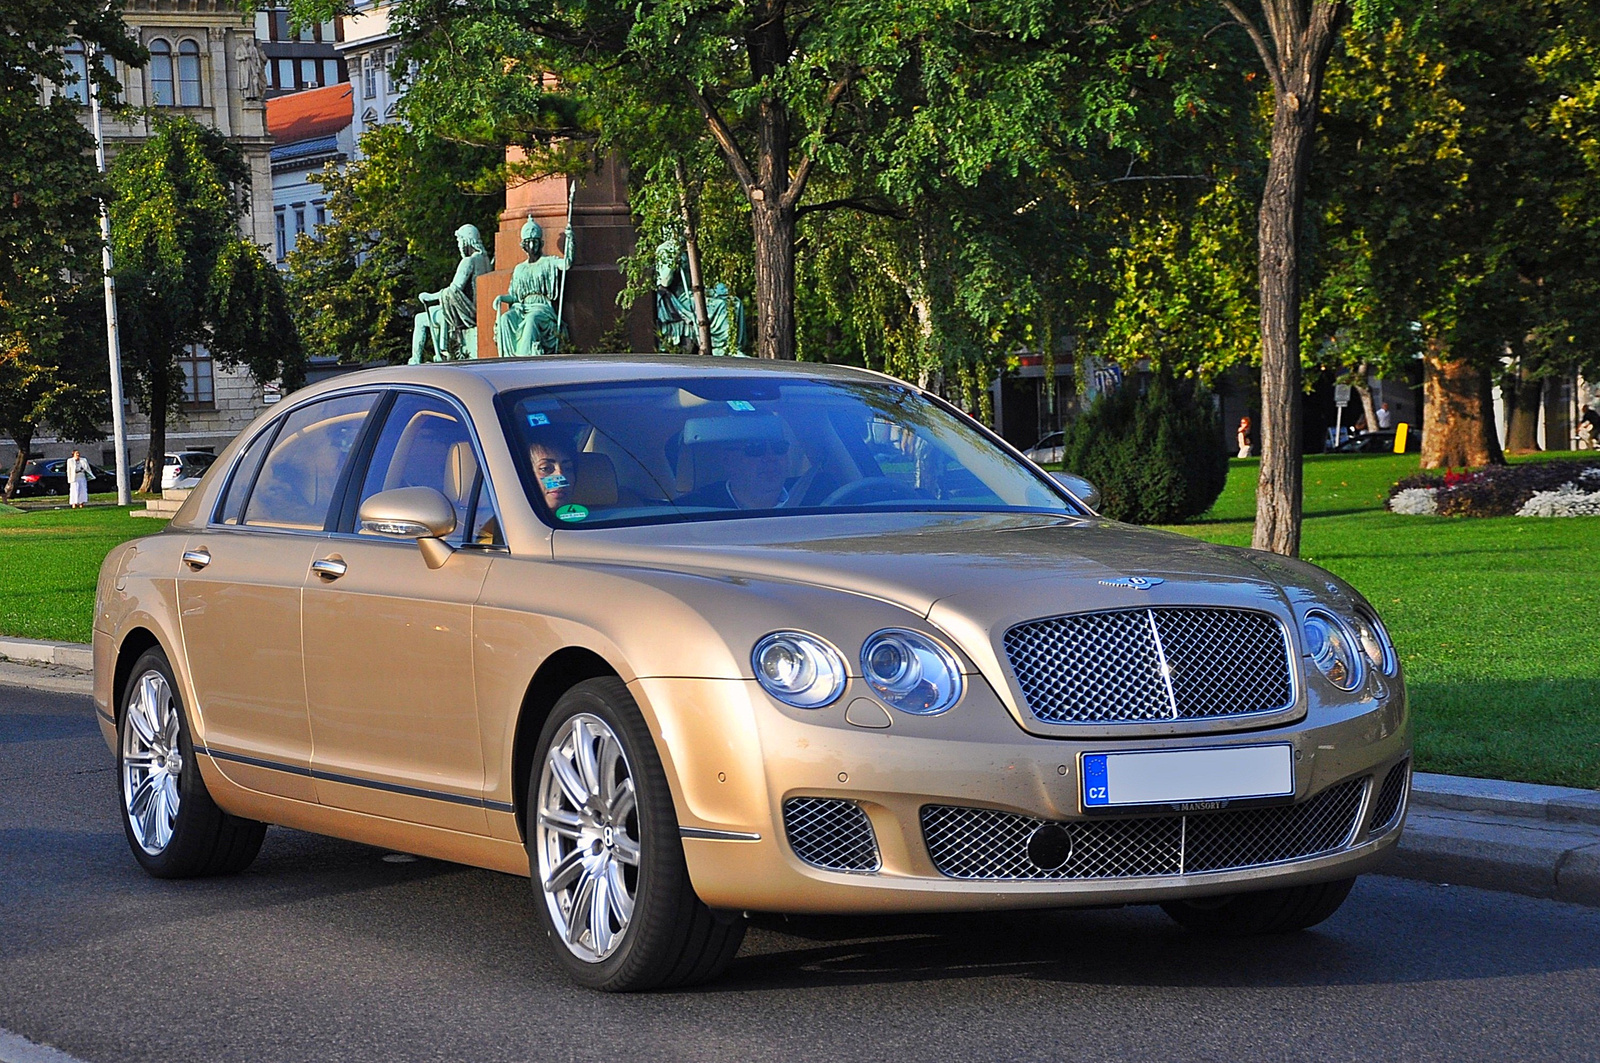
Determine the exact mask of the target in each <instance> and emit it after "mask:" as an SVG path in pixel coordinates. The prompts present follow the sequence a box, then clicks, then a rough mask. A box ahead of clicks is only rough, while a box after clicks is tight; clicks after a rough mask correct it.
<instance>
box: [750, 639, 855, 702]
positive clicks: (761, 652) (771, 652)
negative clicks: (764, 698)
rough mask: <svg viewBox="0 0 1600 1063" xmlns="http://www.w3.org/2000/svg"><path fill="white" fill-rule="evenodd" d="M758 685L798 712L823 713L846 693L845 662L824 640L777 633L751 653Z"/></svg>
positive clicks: (761, 642) (759, 643)
mask: <svg viewBox="0 0 1600 1063" xmlns="http://www.w3.org/2000/svg"><path fill="white" fill-rule="evenodd" d="M750 663H751V666H752V667H753V668H754V669H755V673H756V682H758V683H760V684H761V686H762V687H763V688H764V689H765V690H766V692H767V693H768V694H771V695H772V696H773V697H775V698H777V699H778V700H779V701H781V702H783V703H785V704H787V705H793V706H794V707H795V708H797V709H820V708H821V707H822V706H824V705H826V704H828V703H829V702H831V701H833V700H834V699H835V698H837V697H838V696H839V695H840V694H841V693H843V692H844V658H842V657H840V656H839V651H837V650H835V649H834V648H833V647H832V646H829V645H828V644H827V643H826V642H823V641H822V640H821V639H818V638H814V637H813V636H811V635H803V634H801V633H800V632H798V631H774V632H773V633H772V634H770V635H768V636H767V637H766V638H764V639H762V640H761V641H760V642H758V643H756V648H755V649H754V650H752V651H751V653H750Z"/></svg>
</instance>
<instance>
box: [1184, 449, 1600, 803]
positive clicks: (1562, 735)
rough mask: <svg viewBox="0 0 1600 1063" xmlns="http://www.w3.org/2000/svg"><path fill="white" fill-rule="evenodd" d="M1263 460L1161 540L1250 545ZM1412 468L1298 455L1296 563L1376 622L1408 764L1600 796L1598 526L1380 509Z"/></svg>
mask: <svg viewBox="0 0 1600 1063" xmlns="http://www.w3.org/2000/svg"><path fill="white" fill-rule="evenodd" d="M1552 456H1554V455H1539V456H1538V457H1539V458H1542V459H1548V458H1549V457H1552ZM1258 465H1259V463H1258V462H1257V461H1256V460H1254V459H1246V460H1242V461H1241V460H1237V459H1236V460H1234V462H1233V463H1232V465H1231V467H1230V470H1229V475H1228V484H1227V487H1226V488H1225V489H1224V490H1223V493H1222V496H1221V497H1220V498H1219V499H1218V500H1217V503H1216V505H1215V506H1213V507H1212V509H1211V512H1209V513H1208V514H1206V515H1205V516H1204V517H1202V518H1201V519H1199V520H1197V521H1194V522H1191V523H1189V524H1186V525H1181V526H1177V527H1174V528H1172V529H1171V530H1173V531H1179V532H1183V533H1186V534H1189V535H1195V536H1199V537H1201V538H1204V539H1209V540H1211V541H1213V542H1219V543H1228V544H1231V545H1236V546H1248V545H1249V544H1250V533H1251V529H1252V521H1253V517H1254V512H1255V481H1256V475H1257V469H1258ZM1416 471H1417V458H1416V456H1415V455H1387V454H1386V455H1319V456H1315V457H1308V458H1307V459H1306V463H1305V524H1304V526H1303V532H1302V539H1301V556H1302V557H1304V558H1305V559H1306V560H1307V561H1311V562H1312V563H1314V564H1318V565H1321V566H1322V567H1324V568H1326V569H1328V570H1329V571H1331V572H1334V573H1336V574H1338V575H1339V576H1341V577H1343V578H1344V579H1346V580H1348V581H1349V582H1350V583H1351V584H1352V585H1354V586H1355V587H1356V588H1357V589H1359V590H1360V591H1361V592H1362V593H1363V594H1365V595H1366V596H1367V597H1368V598H1369V599H1370V600H1371V601H1372V603H1373V605H1375V606H1377V607H1378V610H1379V611H1380V612H1381V613H1382V614H1383V619H1384V623H1385V624H1386V625H1387V626H1388V628H1389V631H1390V634H1391V635H1392V636H1393V637H1394V640H1395V644H1396V646H1397V647H1398V648H1399V651H1400V655H1401V657H1402V659H1403V660H1404V662H1405V669H1406V686H1407V690H1408V691H1409V693H1410V697H1411V707H1412V710H1413V714H1414V719H1415V721H1416V736H1417V766H1418V767H1419V768H1421V769H1422V770H1424V771H1438V772H1447V773H1449V774H1452V775H1476V776H1482V777H1485V778H1497V779H1516V780H1521V781H1525V782H1541V783H1554V784H1558V785H1563V786H1583V787H1590V788H1597V787H1600V517H1567V518H1549V519H1541V518H1530V517H1483V518H1463V517H1408V516H1399V515H1396V514H1393V513H1389V512H1388V511H1387V510H1385V509H1384V502H1385V500H1386V498H1387V494H1388V489H1389V485H1390V484H1392V483H1394V481H1396V480H1398V479H1400V478H1401V477H1402V476H1406V475H1409V474H1410V473H1413V472H1416Z"/></svg>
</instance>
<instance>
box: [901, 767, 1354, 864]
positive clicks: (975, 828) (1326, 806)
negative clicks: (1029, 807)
mask: <svg viewBox="0 0 1600 1063" xmlns="http://www.w3.org/2000/svg"><path fill="white" fill-rule="evenodd" d="M1366 783H1367V780H1366V778H1360V779H1351V780H1349V781H1347V782H1343V783H1340V784H1339V785H1338V786H1335V787H1333V788H1331V789H1329V790H1325V791H1323V792H1322V793H1321V794H1318V795H1317V796H1316V797H1313V798H1312V799H1311V800H1309V801H1305V802H1303V803H1301V804H1298V805H1285V806H1280V807H1276V808H1245V809H1237V810H1235V811H1222V812H1207V813H1203V814H1199V815H1190V816H1153V817H1140V818H1136V819H1102V820H1079V821H1073V822H1068V823H1061V824H1059V826H1061V827H1062V828H1063V829H1065V830H1066V832H1067V833H1068V835H1069V836H1070V837H1071V838H1072V854H1071V856H1069V857H1068V858H1067V861H1066V863H1064V864H1062V865H1061V866H1060V867H1057V868H1053V869H1046V868H1042V867H1040V866H1038V865H1037V864H1035V863H1034V862H1033V860H1032V858H1031V857H1029V855H1028V842H1029V839H1030V838H1032V836H1033V832H1034V831H1036V830H1038V829H1039V828H1040V827H1042V826H1044V825H1045V823H1046V822H1048V821H1047V820H1042V819H1035V818H1033V817H1031V816H1020V815H1017V814H1016V813H1013V812H1000V811H997V810H995V809H990V808H955V807H952V806H949V805H925V806H923V809H922V834H923V838H924V840H925V841H926V842H927V845H928V855H929V856H930V857H931V858H932V859H933V865H934V866H935V867H937V868H938V869H939V871H940V872H941V873H942V874H945V875H948V876H950V877H951V878H998V879H1005V878H1013V879H1015V878H1030V879H1103V878H1144V877H1152V876H1160V875H1181V874H1194V873H1197V872H1202V871H1226V870H1234V869H1237V868H1245V867H1255V866H1258V865H1261V864H1273V863H1278V862H1280V861H1284V860H1301V859H1305V858H1307V857H1311V856H1317V855H1320V854H1322V853H1328V852H1332V851H1334V850H1335V849H1339V848H1341V847H1342V846H1343V845H1345V843H1346V842H1347V841H1348V840H1349V838H1350V835H1351V832H1352V831H1353V830H1354V828H1355V820H1356V813H1357V811H1358V810H1359V809H1360V807H1361V796H1362V792H1363V790H1364V788H1365V786H1366Z"/></svg>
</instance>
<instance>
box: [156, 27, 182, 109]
mask: <svg viewBox="0 0 1600 1063" xmlns="http://www.w3.org/2000/svg"><path fill="white" fill-rule="evenodd" d="M150 102H151V103H153V104H155V105H156V106H157V107H171V106H172V105H173V104H174V103H175V102H177V98H176V96H175V95H174V93H173V84H172V45H170V44H168V43H167V42H166V41H164V40H162V39H161V38H159V37H157V38H156V39H155V40H153V41H151V42H150Z"/></svg>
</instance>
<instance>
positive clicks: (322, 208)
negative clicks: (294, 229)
mask: <svg viewBox="0 0 1600 1063" xmlns="http://www.w3.org/2000/svg"><path fill="white" fill-rule="evenodd" d="M311 208H312V209H313V210H314V211H316V219H317V238H318V239H321V238H322V227H323V226H324V225H326V224H328V204H327V203H325V202H322V201H320V200H319V201H318V202H316V203H313V204H311Z"/></svg>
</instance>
